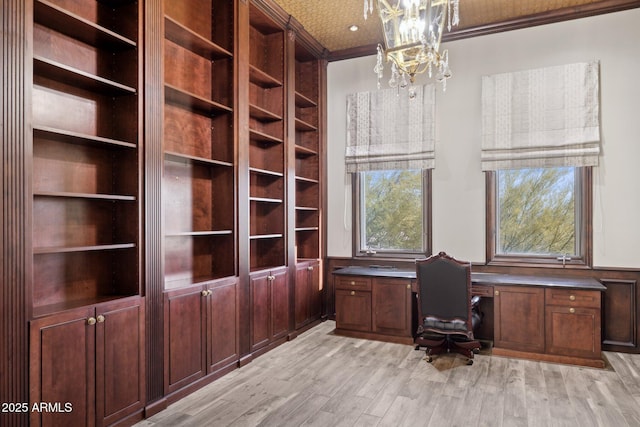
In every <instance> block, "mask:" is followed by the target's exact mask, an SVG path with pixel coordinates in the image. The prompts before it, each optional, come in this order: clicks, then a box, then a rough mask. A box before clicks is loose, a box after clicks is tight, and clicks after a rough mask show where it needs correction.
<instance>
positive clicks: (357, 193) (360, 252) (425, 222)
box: [351, 169, 432, 259]
mask: <svg viewBox="0 0 640 427" xmlns="http://www.w3.org/2000/svg"><path fill="white" fill-rule="evenodd" d="M360 174H361V172H356V173H353V174H351V176H352V177H351V188H352V198H351V202H352V224H353V227H352V233H351V234H352V255H353V257H354V258H368V259H371V258H378V259H384V258H387V259H416V257H422V256H427V257H428V256H430V255H431V252H432V246H431V242H432V232H431V224H432V222H431V218H432V211H431V205H432V203H431V200H432V199H431V195H432V192H431V184H432V173H431V169H423V170H422V189H423V194H422V203H423V206H422V211H423V213H424V214H423V216H422V230H423V236H422V238H423V246H424V251H402V250H386V251H375V252H370V251H367V250H364V249H363V248H361V247H360V242H361V237H362V236H361V230H362V221H361V209H360V200H361V190H360V185H361V183H360V181H361V180H360Z"/></svg>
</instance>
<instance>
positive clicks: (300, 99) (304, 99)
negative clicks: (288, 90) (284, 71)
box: [296, 91, 318, 108]
mask: <svg viewBox="0 0 640 427" xmlns="http://www.w3.org/2000/svg"><path fill="white" fill-rule="evenodd" d="M317 106H318V103H317V102H315V101H314V100H313V99H311V98H309V97H308V96H306V95H304V94H302V93H300V92H298V91H296V107H301V108H312V107H317Z"/></svg>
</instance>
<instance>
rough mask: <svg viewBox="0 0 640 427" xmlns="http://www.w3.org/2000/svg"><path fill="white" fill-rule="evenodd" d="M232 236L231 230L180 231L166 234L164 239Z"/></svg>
mask: <svg viewBox="0 0 640 427" xmlns="http://www.w3.org/2000/svg"><path fill="white" fill-rule="evenodd" d="M231 234H233V230H208V231H182V232H177V233H171V232H170V233H167V234H165V237H210V236H228V235H231Z"/></svg>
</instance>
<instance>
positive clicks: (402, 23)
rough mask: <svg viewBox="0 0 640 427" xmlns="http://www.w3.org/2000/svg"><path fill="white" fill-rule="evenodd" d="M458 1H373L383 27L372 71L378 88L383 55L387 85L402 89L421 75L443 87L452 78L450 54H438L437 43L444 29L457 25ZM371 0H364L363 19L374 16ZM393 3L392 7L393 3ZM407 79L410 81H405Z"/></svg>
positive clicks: (381, 74)
mask: <svg viewBox="0 0 640 427" xmlns="http://www.w3.org/2000/svg"><path fill="white" fill-rule="evenodd" d="M458 2H459V0H376V3H377V5H378V12H379V15H380V20H381V21H382V28H383V31H384V44H385V47H384V48H383V47H382V46H381V45H378V58H377V63H376V66H375V67H374V69H373V71H374V72H375V73H376V74H377V75H378V88H380V80H381V79H382V76H383V70H384V67H383V65H382V62H383V61H382V58H383V56H384V57H385V58H386V60H387V62H391V78H390V79H389V86H391V87H394V88H395V87H401V88H404V87H406V86H408V84H409V82H410V83H413V82H414V80H415V75H416V74H419V73H424V72H425V71H426V72H427V74H428V75H429V78H431V77H433V73H434V72H435V78H436V80H437V81H439V82H441V83H442V84H443V90H446V81H447V79H448V78H450V77H451V70H450V69H449V54H448V52H447V51H446V50H445V51H443V52H442V53H440V51H439V50H440V40H441V39H442V32H443V31H444V26H445V22H446V25H447V28H448V29H449V30H451V27H452V26H455V25H458V22H459V14H458ZM373 3H374V0H364V17H365V19H366V18H367V15H368V14H373ZM392 3H394V4H392ZM407 77H408V79H409V82H407Z"/></svg>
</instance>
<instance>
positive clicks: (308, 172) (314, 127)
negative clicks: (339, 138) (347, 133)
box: [294, 43, 322, 262]
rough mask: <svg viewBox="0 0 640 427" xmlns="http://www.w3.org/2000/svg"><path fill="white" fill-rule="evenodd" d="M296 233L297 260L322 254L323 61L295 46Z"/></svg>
mask: <svg viewBox="0 0 640 427" xmlns="http://www.w3.org/2000/svg"><path fill="white" fill-rule="evenodd" d="M294 79H295V118H294V120H295V200H296V201H295V203H296V204H295V211H296V216H295V233H296V238H295V241H296V262H298V261H304V260H317V259H319V258H320V253H321V246H320V242H321V236H320V230H321V228H320V221H321V215H320V213H321V207H322V198H321V190H320V171H321V144H320V141H321V135H320V128H319V122H320V120H321V116H320V106H319V103H320V88H321V86H320V60H318V58H317V57H316V56H314V55H312V54H311V53H310V52H309V51H308V50H306V49H305V48H304V47H303V46H302V45H301V44H300V43H296V46H295V77H294Z"/></svg>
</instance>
